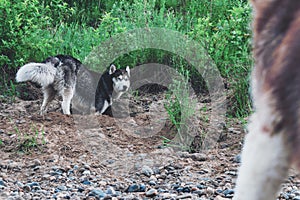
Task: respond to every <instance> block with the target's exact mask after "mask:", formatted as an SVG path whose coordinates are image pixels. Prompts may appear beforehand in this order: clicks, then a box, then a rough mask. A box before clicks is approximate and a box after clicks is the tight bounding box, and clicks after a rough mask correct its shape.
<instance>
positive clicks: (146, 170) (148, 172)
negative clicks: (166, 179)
mask: <svg viewBox="0 0 300 200" xmlns="http://www.w3.org/2000/svg"><path fill="white" fill-rule="evenodd" d="M142 174H144V175H145V176H147V177H150V176H151V175H152V174H154V173H153V170H152V169H151V168H150V167H149V166H143V168H142Z"/></svg>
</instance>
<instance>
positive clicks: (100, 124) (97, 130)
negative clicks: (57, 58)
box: [0, 92, 299, 187]
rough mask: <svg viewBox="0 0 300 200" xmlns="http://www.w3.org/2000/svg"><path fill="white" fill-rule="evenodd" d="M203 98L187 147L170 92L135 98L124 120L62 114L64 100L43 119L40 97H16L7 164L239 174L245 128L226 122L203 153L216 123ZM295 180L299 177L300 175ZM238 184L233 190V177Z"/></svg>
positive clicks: (0, 149)
mask: <svg viewBox="0 0 300 200" xmlns="http://www.w3.org/2000/svg"><path fill="white" fill-rule="evenodd" d="M197 98H198V99H197V107H196V109H197V110H199V113H197V115H196V117H195V118H193V121H192V122H191V124H193V126H192V130H193V132H194V133H195V134H193V135H192V136H188V137H186V138H188V139H186V141H188V142H187V143H180V141H181V140H180V139H179V138H180V137H181V136H182V135H180V136H179V135H178V133H177V130H176V128H175V126H174V125H173V124H172V123H171V122H170V120H169V118H168V115H167V112H166V110H165V109H164V99H165V93H164V92H161V93H156V94H153V93H144V94H143V95H141V96H139V98H134V99H132V98H131V99H130V100H129V108H130V109H129V113H130V115H129V116H127V117H123V118H113V117H110V116H106V115H94V114H91V115H70V116H67V115H63V114H62V113H61V112H60V104H59V100H58V99H56V100H55V101H54V102H52V104H51V106H50V109H49V111H48V113H47V114H46V115H44V116H41V115H39V109H40V105H41V99H42V97H41V94H35V95H32V98H29V99H31V100H28V99H26V100H24V99H19V98H16V99H15V101H14V102H13V103H11V102H9V101H8V100H7V99H4V98H2V99H1V104H0V139H1V145H0V156H1V164H0V167H2V168H4V167H7V166H8V165H9V163H13V162H17V163H23V164H24V165H25V166H26V165H28V166H30V163H32V162H34V161H35V160H39V162H41V163H43V164H44V165H53V163H56V164H57V163H60V164H62V163H64V162H69V163H80V162H85V163H89V164H90V165H91V166H92V167H97V169H101V172H99V173H101V174H103V173H104V174H106V175H108V174H109V176H116V177H121V176H128V175H129V176H130V174H133V173H135V172H136V171H137V170H138V168H139V166H142V165H145V164H146V165H150V166H162V165H164V164H168V163H176V162H177V163H181V164H182V165H184V166H191V167H192V168H193V169H194V173H193V175H192V176H190V177H185V178H183V179H186V180H187V181H194V182H197V181H199V177H203V176H205V177H207V176H209V177H211V178H217V177H220V176H223V175H224V174H225V173H231V174H233V177H235V176H236V172H237V167H238V166H239V162H238V161H235V160H236V159H238V156H237V155H238V154H239V153H240V150H241V145H242V141H243V138H244V135H245V130H244V125H243V124H242V123H240V122H239V121H237V120H234V119H232V120H231V121H227V122H220V124H221V126H220V127H219V128H218V130H214V131H215V132H216V133H217V139H216V140H215V141H214V142H215V143H214V145H213V146H211V147H212V148H209V149H207V150H204V149H203V148H202V145H201V138H202V136H201V133H204V132H206V131H207V127H206V126H208V125H209V120H210V119H208V118H207V117H206V116H207V115H209V110H210V109H209V106H210V105H209V103H201V102H205V101H202V99H201V98H200V97H197ZM203 107H205V109H202V108H203ZM197 133H198V134H197ZM183 137H184V136H183ZM172 147H174V148H172ZM185 147H189V148H185ZM185 149H189V150H190V151H193V153H194V154H190V153H189V152H187V151H185ZM195 152H196V154H195ZM199 155H200V156H199ZM26 169H27V168H26V167H23V168H22V170H21V171H17V172H14V173H15V174H14V176H16V177H18V179H19V180H22V179H26V178H28V175H26V176H25V174H27V173H26V172H24V170H26ZM28 170H29V168H28ZM201 171H204V172H203V173H200V172H201ZM291 175H292V176H293V177H294V178H295V177H297V176H296V174H295V173H291ZM233 179H235V178H233ZM232 182H233V183H232V187H233V186H234V180H233V181H232ZM287 184H288V185H293V184H295V185H299V181H298V179H296V178H295V179H293V181H291V179H289V180H288V181H287Z"/></svg>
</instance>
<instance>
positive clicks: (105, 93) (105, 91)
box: [95, 65, 130, 115]
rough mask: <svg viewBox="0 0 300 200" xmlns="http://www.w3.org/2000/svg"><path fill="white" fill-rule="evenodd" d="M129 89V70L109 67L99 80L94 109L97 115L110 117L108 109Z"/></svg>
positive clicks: (127, 68)
mask: <svg viewBox="0 0 300 200" xmlns="http://www.w3.org/2000/svg"><path fill="white" fill-rule="evenodd" d="M129 87H130V69H129V67H128V66H127V67H126V69H116V66H115V65H111V66H110V68H109V70H107V71H106V72H105V73H104V74H103V75H102V76H101V78H100V80H99V82H98V85H97V89H96V95H95V109H96V112H97V113H98V114H103V113H106V111H108V112H107V114H109V115H112V113H111V111H110V109H111V108H110V107H111V105H112V103H113V102H114V101H115V100H118V99H119V98H120V97H121V95H122V94H123V93H124V92H126V91H128V89H129Z"/></svg>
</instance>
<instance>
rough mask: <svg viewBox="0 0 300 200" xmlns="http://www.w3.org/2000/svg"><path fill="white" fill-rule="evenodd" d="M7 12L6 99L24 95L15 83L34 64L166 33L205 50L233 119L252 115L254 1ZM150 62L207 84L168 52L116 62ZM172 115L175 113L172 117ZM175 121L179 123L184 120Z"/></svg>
mask: <svg viewBox="0 0 300 200" xmlns="http://www.w3.org/2000/svg"><path fill="white" fill-rule="evenodd" d="M0 13H1V16H2V17H1V18H0V38H1V40H0V52H1V53H0V69H1V76H0V83H1V84H0V92H1V93H2V94H3V95H8V96H14V95H17V93H16V89H15V86H14V82H13V81H11V80H14V76H15V73H16V70H17V69H18V67H19V66H21V65H23V64H25V63H27V62H30V61H42V60H44V59H45V58H46V57H47V56H49V55H55V54H70V55H72V56H74V57H76V58H78V59H80V60H82V61H84V60H85V58H86V57H87V56H88V55H89V54H90V52H91V51H92V49H93V48H95V47H97V46H98V45H99V44H100V43H101V42H104V41H106V40H108V39H109V38H111V37H112V36H115V35H117V34H118V33H124V32H127V31H130V30H134V29H136V28H145V27H147V28H151V27H160V28H166V29H170V30H174V31H178V32H180V33H182V34H185V35H187V36H188V37H189V38H191V39H193V40H195V41H197V42H199V43H200V44H202V45H203V46H204V48H205V49H206V50H207V52H208V54H209V55H210V57H211V58H212V59H213V61H214V62H215V63H216V65H217V67H218V69H219V70H220V72H221V75H222V77H223V79H224V82H225V84H226V87H227V89H228V99H229V106H228V115H229V116H234V117H236V116H238V117H244V116H246V115H248V114H249V111H250V106H249V105H250V102H249V95H248V87H249V86H248V75H249V70H250V68H251V65H252V58H251V56H250V50H251V45H250V40H251V33H250V17H251V16H250V13H251V8H250V6H249V3H248V1H243V0H214V1H213V0H210V1H199V0H183V1H180V0H154V1H147V0H146V1H145V0H111V1H83V0H79V1H70V0H54V1H48V0H31V1H29V0H25V1H24V0H22V1H21V0H15V1H11V0H2V1H0ZM150 62H152V63H153V62H156V63H161V64H166V65H169V66H172V67H174V68H176V69H181V68H184V69H185V70H183V71H182V72H183V73H186V72H185V71H188V72H189V75H190V77H194V78H195V77H196V78H199V79H200V77H199V76H198V77H197V73H196V70H195V69H194V68H193V66H190V65H189V63H187V62H186V61H185V60H183V59H182V58H180V57H178V56H177V55H173V54H171V53H170V52H165V51H162V50H157V49H140V50H137V51H133V52H130V53H128V54H126V55H123V56H121V57H119V58H118V59H117V60H116V61H115V63H116V65H118V66H126V65H129V66H132V67H134V66H136V65H139V64H144V63H150ZM103 67H106V66H103ZM179 71H180V70H179ZM203 87H204V86H203ZM177 103H178V102H177ZM174 104H176V101H175V102H174ZM170 106H171V105H170ZM172 109H173V108H172V106H171V107H170V109H169V111H170V110H172ZM174 109H175V110H176V108H174ZM174 112H175V111H174ZM176 112H177V111H176ZM172 115H174V117H175V118H176V117H178V116H177V114H176V113H174V114H171V116H172Z"/></svg>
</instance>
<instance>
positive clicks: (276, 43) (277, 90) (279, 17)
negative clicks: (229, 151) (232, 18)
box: [234, 0, 300, 200]
mask: <svg viewBox="0 0 300 200" xmlns="http://www.w3.org/2000/svg"><path fill="white" fill-rule="evenodd" d="M252 4H253V7H254V31H253V32H254V58H255V68H254V71H253V74H252V93H253V100H254V108H255V113H254V114H253V116H252V117H251V122H250V125H249V134H248V135H247V136H246V140H245V144H244V149H243V152H242V165H241V167H240V170H239V174H238V179H237V187H236V191H235V197H234V199H235V200H241V199H243V200H246V199H249V200H250V199H251V200H253V199H257V200H269V199H276V195H277V191H278V190H279V187H280V184H281V182H282V181H283V179H284V178H285V177H286V176H287V172H288V168H289V167H290V166H291V164H295V165H296V166H297V167H298V168H299V167H300V159H299V155H300V154H299V153H300V133H298V132H299V130H300V129H299V126H300V121H299V114H300V109H299V106H300V67H299V66H298V65H300V56H299V54H300V1H299V0H268V1H266V0H253V1H252Z"/></svg>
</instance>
